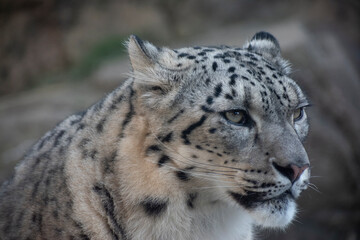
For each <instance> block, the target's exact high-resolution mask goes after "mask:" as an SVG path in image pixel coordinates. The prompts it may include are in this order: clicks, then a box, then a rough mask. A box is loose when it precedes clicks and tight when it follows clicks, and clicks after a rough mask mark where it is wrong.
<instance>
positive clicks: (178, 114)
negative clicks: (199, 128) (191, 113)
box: [168, 109, 185, 123]
mask: <svg viewBox="0 0 360 240" xmlns="http://www.w3.org/2000/svg"><path fill="white" fill-rule="evenodd" d="M184 112H185V110H184V109H182V110H180V111H179V112H178V113H176V114H175V116H173V117H172V118H170V119H169V120H168V123H172V122H173V121H175V120H176V119H177V118H178V117H179V116H180V115H181V114H183V113H184Z"/></svg>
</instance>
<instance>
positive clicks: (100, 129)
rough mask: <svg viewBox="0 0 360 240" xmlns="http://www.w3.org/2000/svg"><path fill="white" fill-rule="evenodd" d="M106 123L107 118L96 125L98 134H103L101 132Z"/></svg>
mask: <svg viewBox="0 0 360 240" xmlns="http://www.w3.org/2000/svg"><path fill="white" fill-rule="evenodd" d="M105 121H106V118H103V119H101V120H100V122H99V123H98V124H97V125H96V131H97V132H98V133H101V132H102V131H103V129H104V123H105Z"/></svg>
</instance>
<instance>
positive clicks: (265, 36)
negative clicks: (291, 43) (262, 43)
mask: <svg viewBox="0 0 360 240" xmlns="http://www.w3.org/2000/svg"><path fill="white" fill-rule="evenodd" d="M256 40H268V41H271V42H273V43H274V44H275V46H276V47H277V48H279V49H280V44H279V42H278V40H277V39H276V38H275V37H274V36H273V35H272V34H271V33H268V32H265V31H260V32H257V33H255V35H254V36H253V37H252V39H251V41H256Z"/></svg>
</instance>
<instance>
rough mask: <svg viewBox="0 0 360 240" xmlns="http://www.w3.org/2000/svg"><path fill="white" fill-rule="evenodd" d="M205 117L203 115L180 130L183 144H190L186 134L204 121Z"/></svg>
mask: <svg viewBox="0 0 360 240" xmlns="http://www.w3.org/2000/svg"><path fill="white" fill-rule="evenodd" d="M206 119H207V117H206V116H205V115H203V116H202V117H201V118H200V120H199V121H197V122H195V123H193V124H191V125H190V126H189V127H188V128H186V129H185V130H183V131H182V134H181V138H182V139H183V140H184V143H185V144H187V145H190V144H191V142H190V141H189V139H188V135H190V134H191V132H192V131H194V130H195V129H196V128H198V127H200V126H201V125H202V124H203V123H204V122H205V120H206Z"/></svg>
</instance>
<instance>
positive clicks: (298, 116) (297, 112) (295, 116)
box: [293, 107, 304, 122]
mask: <svg viewBox="0 0 360 240" xmlns="http://www.w3.org/2000/svg"><path fill="white" fill-rule="evenodd" d="M303 116H304V108H303V107H301V108H298V109H296V110H295V111H294V113H293V121H294V122H296V121H299V120H301V119H302V118H303Z"/></svg>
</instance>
